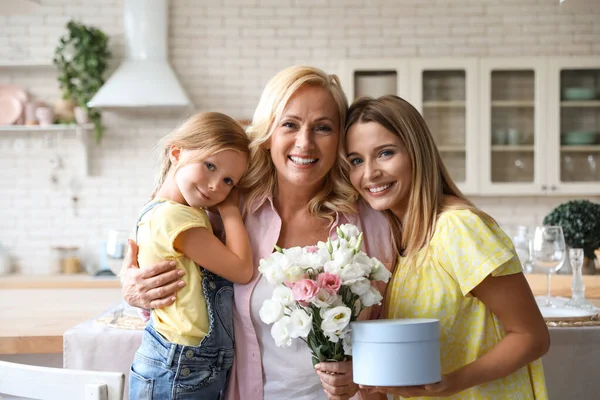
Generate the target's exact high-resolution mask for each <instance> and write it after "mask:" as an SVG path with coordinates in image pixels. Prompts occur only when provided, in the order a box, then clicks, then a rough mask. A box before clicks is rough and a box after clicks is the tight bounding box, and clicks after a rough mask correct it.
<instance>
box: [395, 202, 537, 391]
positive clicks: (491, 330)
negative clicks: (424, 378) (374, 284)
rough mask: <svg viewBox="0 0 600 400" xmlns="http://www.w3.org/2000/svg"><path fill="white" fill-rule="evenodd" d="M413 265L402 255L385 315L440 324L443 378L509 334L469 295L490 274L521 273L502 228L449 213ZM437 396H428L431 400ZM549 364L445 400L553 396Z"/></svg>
mask: <svg viewBox="0 0 600 400" xmlns="http://www.w3.org/2000/svg"><path fill="white" fill-rule="evenodd" d="M413 260H414V261H413V262H411V265H408V264H409V262H408V260H407V259H405V258H403V257H399V260H398V265H397V268H396V270H395V272H394V276H393V277H392V280H391V282H390V285H389V286H388V289H387V293H386V300H385V304H386V307H385V310H384V317H385V318H389V319H394V318H437V319H439V320H440V353H441V354H440V356H441V366H442V374H448V373H450V372H452V371H455V370H457V369H459V368H461V367H462V366H464V365H466V364H469V363H471V362H473V361H475V360H476V359H477V358H478V357H481V356H482V355H483V354H485V353H486V352H488V351H489V350H490V349H492V348H493V347H494V346H495V345H496V344H497V343H498V342H500V340H501V339H502V338H503V337H504V336H505V331H504V329H503V328H502V325H501V324H500V322H499V321H498V319H497V318H496V316H495V315H494V314H493V313H492V312H491V311H490V310H488V309H487V308H486V306H485V305H484V304H483V303H482V302H481V301H480V300H479V299H477V298H476V297H474V296H473V295H471V294H470V291H471V290H473V289H474V288H475V287H476V286H477V285H479V283H481V282H482V281H483V280H484V279H485V278H486V277H487V276H488V275H490V274H491V275H492V276H503V275H510V274H516V273H519V272H521V271H522V268H521V264H520V262H519V259H518V257H517V255H516V252H515V250H514V247H513V245H512V242H511V241H510V239H509V238H508V237H507V236H506V234H505V233H504V232H503V231H502V230H501V229H500V228H499V227H498V226H497V225H495V224H488V223H486V222H485V221H484V220H483V219H481V218H480V217H479V216H478V215H476V214H475V213H473V212H472V211H469V210H449V211H445V212H443V213H442V214H441V215H440V216H439V218H438V222H437V224H436V227H435V232H434V235H433V237H432V239H431V241H430V242H429V244H428V245H427V246H426V247H425V248H423V249H421V250H420V251H419V252H418V253H417V254H416V256H415V258H413ZM431 398H435V397H427V399H431ZM547 398H548V395H547V392H546V382H545V380H544V371H543V369H542V361H541V359H538V360H536V361H534V362H533V363H531V364H529V365H527V366H525V367H523V368H521V369H519V370H517V371H515V372H513V373H512V374H510V375H509V376H507V377H505V378H502V379H498V380H495V381H492V382H488V383H486V384H483V385H479V386H476V387H472V388H470V389H467V390H465V391H462V392H460V393H457V394H455V395H454V396H451V397H444V399H461V400H470V399H472V400H475V399H486V400H490V399H503V400H508V399H523V400H525V399H536V400H540V399H544V400H545V399H547Z"/></svg>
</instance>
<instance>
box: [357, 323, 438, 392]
mask: <svg viewBox="0 0 600 400" xmlns="http://www.w3.org/2000/svg"><path fill="white" fill-rule="evenodd" d="M351 327H352V371H353V376H354V382H355V383H358V384H362V385H369V386H413V385H425V384H429V383H435V382H439V381H440V379H441V362H440V325H439V321H438V320H437V319H427V318H424V319H422V318H414V319H408V318H407V319H395V320H394V319H392V320H377V321H357V322H353V323H352V324H351Z"/></svg>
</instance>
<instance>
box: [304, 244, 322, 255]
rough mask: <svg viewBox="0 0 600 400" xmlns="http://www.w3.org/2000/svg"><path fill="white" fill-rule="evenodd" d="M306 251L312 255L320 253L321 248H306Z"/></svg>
mask: <svg viewBox="0 0 600 400" xmlns="http://www.w3.org/2000/svg"><path fill="white" fill-rule="evenodd" d="M305 249H306V251H307V252H309V253H312V254H316V253H318V252H319V248H318V247H317V246H306V247H305Z"/></svg>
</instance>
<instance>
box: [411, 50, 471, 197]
mask: <svg viewBox="0 0 600 400" xmlns="http://www.w3.org/2000/svg"><path fill="white" fill-rule="evenodd" d="M409 71H410V77H411V79H410V83H411V86H410V91H409V93H410V100H409V101H411V103H412V104H413V106H415V108H416V109H417V110H419V112H420V113H421V115H423V118H424V119H425V121H426V122H427V126H428V127H429V129H430V130H431V134H432V135H433V137H434V139H435V142H436V144H437V147H438V150H439V152H440V156H441V157H442V160H443V161H444V164H445V165H446V168H447V169H448V172H449V173H450V176H451V177H452V179H454V181H455V182H456V184H457V185H458V186H459V188H460V189H461V190H462V191H463V192H464V193H467V194H476V193H477V191H478V187H477V180H478V174H477V146H478V143H477V142H478V140H477V136H478V127H477V97H478V93H477V87H478V81H477V79H478V78H477V59H476V58H445V59H440V58H419V59H414V60H411V61H410V65H409Z"/></svg>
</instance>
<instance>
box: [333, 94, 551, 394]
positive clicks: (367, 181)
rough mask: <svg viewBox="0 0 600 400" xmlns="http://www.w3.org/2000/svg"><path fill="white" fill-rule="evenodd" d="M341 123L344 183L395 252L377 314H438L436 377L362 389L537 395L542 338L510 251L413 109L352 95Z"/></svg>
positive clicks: (544, 332)
mask: <svg viewBox="0 0 600 400" xmlns="http://www.w3.org/2000/svg"><path fill="white" fill-rule="evenodd" d="M346 127H347V130H346V137H345V143H346V147H347V148H346V150H347V159H348V161H349V163H350V180H351V182H352V185H353V186H354V187H355V189H356V190H357V191H358V192H359V194H360V195H361V196H362V197H363V198H364V199H365V200H366V201H367V202H368V203H369V204H370V206H371V207H373V208H374V209H376V210H381V211H385V213H386V214H387V215H388V218H389V220H390V224H391V226H392V232H393V237H394V240H395V242H394V243H393V245H394V247H395V249H396V252H397V254H399V257H398V263H397V265H396V267H395V270H394V276H393V278H392V281H391V282H390V284H389V286H388V288H387V292H386V297H385V303H384V310H383V314H384V315H383V318H392V319H393V318H437V319H439V320H440V334H441V337H440V347H441V363H442V373H443V377H442V380H441V382H439V383H435V384H431V385H425V386H415V387H375V388H373V387H370V388H369V387H366V389H368V390H366V392H367V393H366V394H367V395H368V393H373V392H377V393H386V394H392V395H395V396H401V397H411V398H413V397H426V398H431V397H435V398H438V397H448V398H451V399H462V400H465V399H467V400H468V399H473V400H474V399H547V394H546V386H545V381H544V373H543V370H542V363H541V360H540V359H539V358H540V357H541V356H542V355H544V354H545V353H546V351H547V350H548V347H549V344H550V339H549V335H548V329H547V328H546V325H545V323H544V320H543V318H542V316H541V314H540V311H539V309H538V307H537V305H536V303H535V300H534V297H533V295H532V293H531V290H530V289H529V286H528V284H527V281H526V280H525V277H524V275H523V273H522V269H521V264H520V263H519V259H518V257H517V255H516V253H515V250H514V248H513V246H512V244H511V241H510V239H509V238H508V237H507V236H506V235H505V234H504V233H503V232H502V230H501V229H500V228H499V227H498V225H497V224H496V223H495V222H494V220H493V219H492V218H491V217H489V216H488V215H486V214H485V213H484V212H482V211H481V210H478V209H477V208H475V206H474V205H473V204H472V203H471V202H470V201H469V200H467V199H466V198H465V196H464V195H463V194H462V193H461V192H460V190H459V189H458V188H457V187H456V185H455V183H454V182H453V181H452V179H451V178H450V176H449V174H448V172H447V170H446V168H445V167H444V164H443V163H442V160H441V158H440V155H439V153H438V151H437V148H436V146H435V144H434V140H433V137H432V136H431V134H430V132H429V129H428V128H427V126H426V124H425V121H424V120H423V118H422V117H421V115H420V114H419V113H418V111H417V110H415V108H414V107H412V106H411V105H410V104H409V103H407V102H406V101H404V100H402V99H401V98H399V97H396V96H383V97H380V98H378V99H368V98H367V99H360V100H358V101H356V102H355V103H354V104H353V105H352V107H350V110H349V116H348V121H347V125H346ZM372 398H377V399H385V396H384V395H383V394H376V395H374V396H372Z"/></svg>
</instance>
